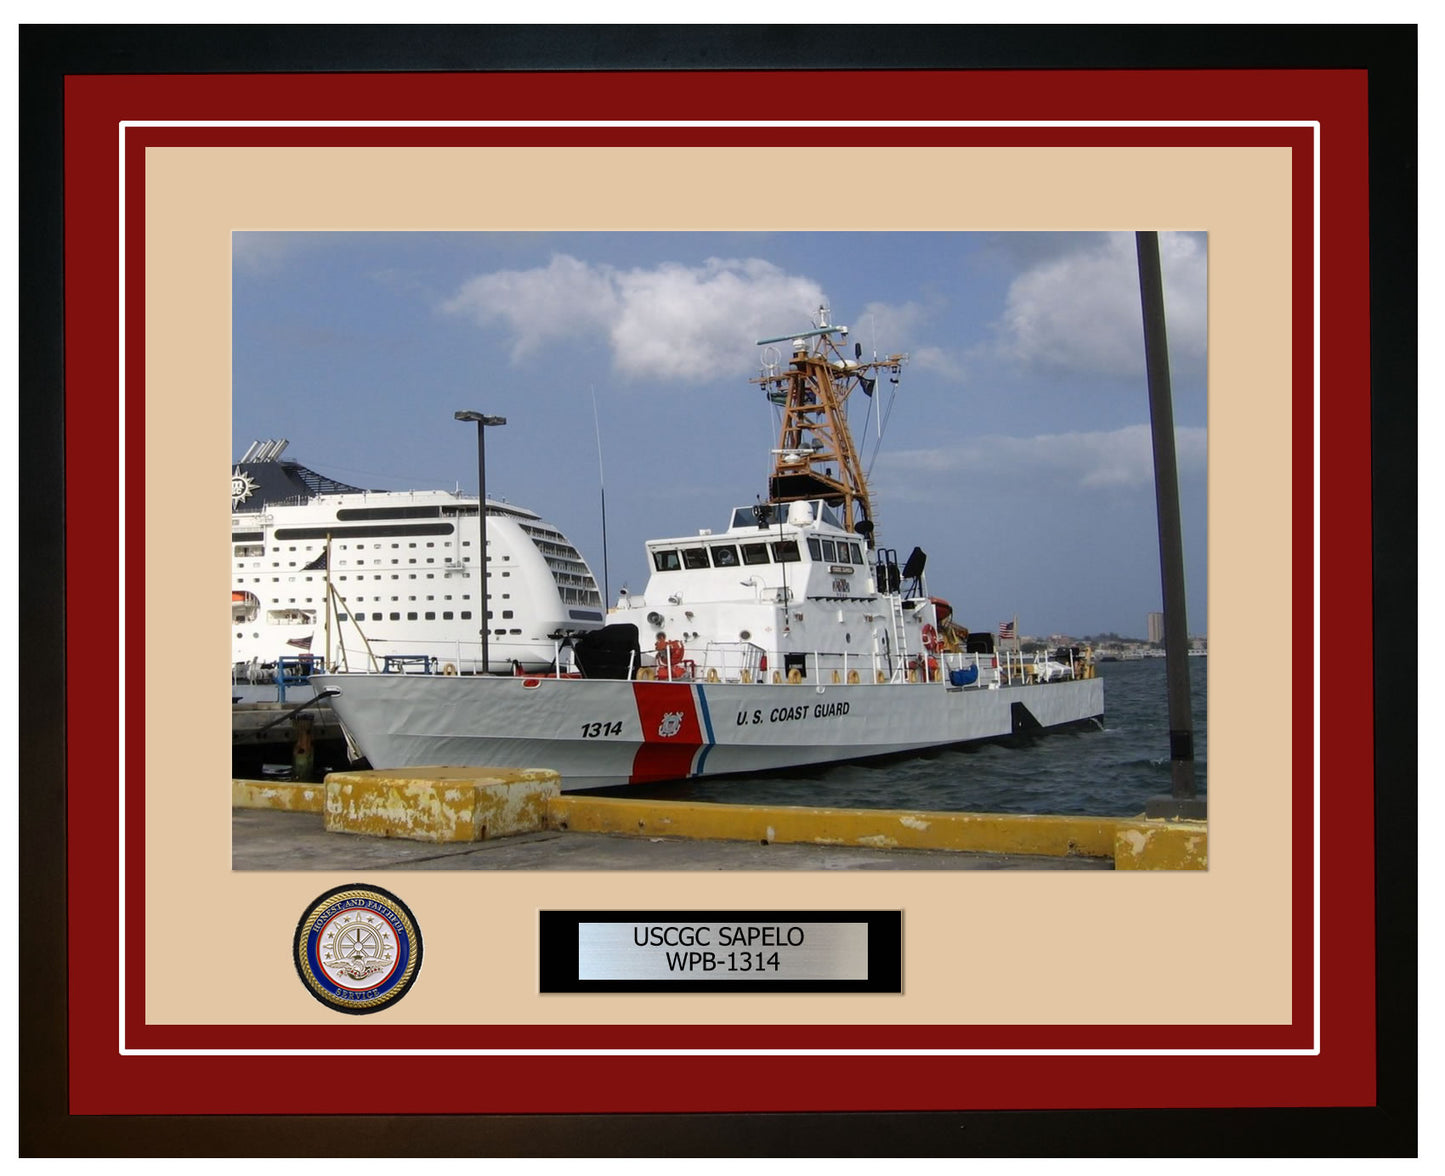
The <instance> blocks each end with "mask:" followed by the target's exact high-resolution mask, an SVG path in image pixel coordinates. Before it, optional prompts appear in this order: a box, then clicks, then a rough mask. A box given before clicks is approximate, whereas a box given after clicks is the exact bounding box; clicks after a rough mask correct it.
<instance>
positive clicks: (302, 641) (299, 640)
mask: <svg viewBox="0 0 1445 1176" xmlns="http://www.w3.org/2000/svg"><path fill="white" fill-rule="evenodd" d="M314 635H315V634H312V633H308V634H306V636H305V637H293V638H291V640H290V641H288V642H286V644H287V645H291V646H294V647H295V648H297V649H310V648H311V638H312V637H313V636H314Z"/></svg>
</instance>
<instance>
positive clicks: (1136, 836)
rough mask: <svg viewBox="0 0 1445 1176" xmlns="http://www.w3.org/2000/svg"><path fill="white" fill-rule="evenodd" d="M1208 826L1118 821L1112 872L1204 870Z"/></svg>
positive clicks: (1207, 848)
mask: <svg viewBox="0 0 1445 1176" xmlns="http://www.w3.org/2000/svg"><path fill="white" fill-rule="evenodd" d="M1208 868H1209V826H1208V824H1207V823H1205V822H1204V821H1144V820H1140V821H1121V822H1120V823H1119V827H1118V830H1117V831H1116V832H1115V834H1114V869H1116V870H1205V869H1208Z"/></svg>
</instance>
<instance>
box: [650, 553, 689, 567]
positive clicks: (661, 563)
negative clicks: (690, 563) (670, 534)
mask: <svg viewBox="0 0 1445 1176" xmlns="http://www.w3.org/2000/svg"><path fill="white" fill-rule="evenodd" d="M652 566H653V567H655V568H656V569H657V570H658V571H659V572H675V571H677V570H678V569H679V568H681V567H682V564H681V562H679V560H678V558H677V552H675V551H671V550H668V551H654V552H653V553H652Z"/></svg>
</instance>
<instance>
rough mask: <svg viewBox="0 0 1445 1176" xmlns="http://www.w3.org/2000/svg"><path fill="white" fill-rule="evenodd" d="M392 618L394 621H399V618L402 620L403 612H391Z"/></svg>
mask: <svg viewBox="0 0 1445 1176" xmlns="http://www.w3.org/2000/svg"><path fill="white" fill-rule="evenodd" d="M391 619H392V620H393V621H399V620H401V613H392V614H391Z"/></svg>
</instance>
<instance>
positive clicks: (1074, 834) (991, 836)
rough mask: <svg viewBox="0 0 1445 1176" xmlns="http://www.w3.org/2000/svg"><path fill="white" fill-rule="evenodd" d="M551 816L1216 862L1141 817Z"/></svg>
mask: <svg viewBox="0 0 1445 1176" xmlns="http://www.w3.org/2000/svg"><path fill="white" fill-rule="evenodd" d="M547 810H548V817H549V821H550V824H551V827H552V828H554V829H566V830H571V831H573V832H578V833H620V834H631V835H634V836H652V837H657V836H666V837H695V838H701V839H707V840H717V841H757V842H769V843H772V842H777V843H783V842H803V843H809V844H814V845H847V846H865V847H869V848H874V849H933V850H952V851H960V852H969V853H996V854H1033V855H1041V856H1047V857H1070V856H1072V857H1089V858H1111V859H1113V860H1114V861H1115V864H1116V866H1118V867H1119V868H1123V869H1201V870H1202V869H1204V868H1205V867H1206V865H1207V861H1208V853H1207V849H1208V831H1207V826H1206V825H1204V824H1203V823H1196V822H1169V821H1146V820H1144V819H1143V818H1133V817H1129V818H1119V817H1068V816H1025V815H1018V814H1012V813H934V812H911V811H906V810H899V809H833V808H793V807H776V806H761V805H721V804H697V803H691V802H686V801H662V800H628V799H625V798H613V797H596V796H587V797H580V796H573V795H570V794H566V793H563V794H560V795H559V796H557V797H555V798H554V799H552V800H551V801H549V802H548V805H547Z"/></svg>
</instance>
